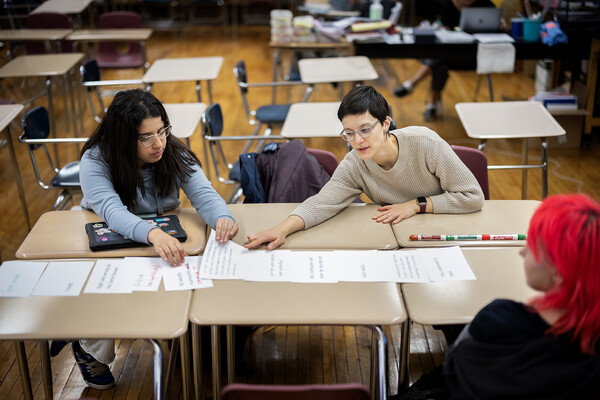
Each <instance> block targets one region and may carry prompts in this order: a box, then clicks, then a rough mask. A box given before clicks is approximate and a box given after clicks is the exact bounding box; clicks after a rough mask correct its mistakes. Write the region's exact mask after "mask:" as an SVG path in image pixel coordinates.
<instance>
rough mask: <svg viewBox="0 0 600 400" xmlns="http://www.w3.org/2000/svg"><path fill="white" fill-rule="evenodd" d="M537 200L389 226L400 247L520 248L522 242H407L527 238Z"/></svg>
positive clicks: (487, 203) (494, 203)
mask: <svg viewBox="0 0 600 400" xmlns="http://www.w3.org/2000/svg"><path fill="white" fill-rule="evenodd" d="M539 205H540V201H538V200H485V204H484V205H483V208H482V209H481V210H480V211H477V212H474V213H469V214H431V213H427V214H417V215H414V216H412V217H410V218H407V219H405V220H403V221H400V222H399V223H398V224H395V225H392V229H393V231H394V235H395V236H396V239H397V240H398V244H399V245H400V247H442V246H443V247H445V246H461V247H522V246H524V245H525V240H460V241H445V240H421V241H415V240H410V235H477V234H480V235H481V234H494V235H509V234H526V233H527V229H528V228H529V220H530V219H531V216H532V215H533V212H534V211H535V209H536V208H537V207H538V206H539Z"/></svg>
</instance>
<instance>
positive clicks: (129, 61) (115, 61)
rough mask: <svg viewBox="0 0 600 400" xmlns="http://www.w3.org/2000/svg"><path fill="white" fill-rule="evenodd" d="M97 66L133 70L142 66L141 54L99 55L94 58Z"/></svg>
mask: <svg viewBox="0 0 600 400" xmlns="http://www.w3.org/2000/svg"><path fill="white" fill-rule="evenodd" d="M96 61H97V62H98V66H99V67H102V68H135V67H141V66H142V65H144V58H143V56H142V54H141V53H134V54H124V55H119V54H106V53H105V54H100V53H98V55H97V57H96Z"/></svg>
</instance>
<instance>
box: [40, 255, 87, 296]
mask: <svg viewBox="0 0 600 400" xmlns="http://www.w3.org/2000/svg"><path fill="white" fill-rule="evenodd" d="M93 266H94V262H93V261H54V262H51V263H50V264H48V267H47V268H46V270H45V271H44V274H43V275H42V277H41V278H40V280H39V281H38V284H37V285H36V287H35V289H33V293H32V296H79V293H81V288H83V285H84V284H85V280H86V279H87V277H88V274H89V273H90V271H91V270H92V267H93Z"/></svg>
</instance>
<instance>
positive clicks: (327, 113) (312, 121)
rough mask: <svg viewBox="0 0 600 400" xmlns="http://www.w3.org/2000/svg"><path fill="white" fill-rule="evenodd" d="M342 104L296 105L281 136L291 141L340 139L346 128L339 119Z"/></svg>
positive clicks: (292, 107)
mask: <svg viewBox="0 0 600 400" xmlns="http://www.w3.org/2000/svg"><path fill="white" fill-rule="evenodd" d="M339 107H340V102H339V101H336V102H330V103H325V102H322V103H321V102H316V103H294V104H292V106H291V107H290V110H289V111H288V113H287V116H286V117H285V121H284V122H283V127H282V128H281V136H283V137H286V138H290V139H302V138H313V137H331V138H338V139H339V140H340V141H343V139H342V138H341V137H340V132H341V131H342V129H344V127H343V126H342V123H341V122H340V120H339V119H338V117H337V111H338V108H339Z"/></svg>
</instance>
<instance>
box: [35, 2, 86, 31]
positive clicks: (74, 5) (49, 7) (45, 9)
mask: <svg viewBox="0 0 600 400" xmlns="http://www.w3.org/2000/svg"><path fill="white" fill-rule="evenodd" d="M92 1H93V0H46V1H44V2H43V3H42V4H40V6H38V7H37V8H36V9H35V10H33V11H32V12H31V14H35V13H58V14H69V15H76V16H77V21H76V22H77V24H74V25H76V27H80V26H82V25H83V23H82V21H81V13H82V12H83V11H84V10H85V9H86V8H88V6H89V5H90V4H91V3H92Z"/></svg>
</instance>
